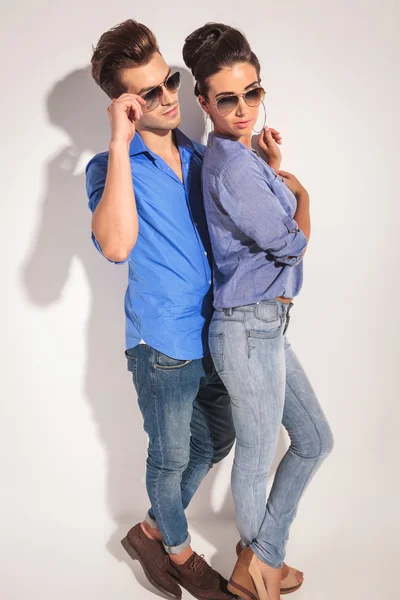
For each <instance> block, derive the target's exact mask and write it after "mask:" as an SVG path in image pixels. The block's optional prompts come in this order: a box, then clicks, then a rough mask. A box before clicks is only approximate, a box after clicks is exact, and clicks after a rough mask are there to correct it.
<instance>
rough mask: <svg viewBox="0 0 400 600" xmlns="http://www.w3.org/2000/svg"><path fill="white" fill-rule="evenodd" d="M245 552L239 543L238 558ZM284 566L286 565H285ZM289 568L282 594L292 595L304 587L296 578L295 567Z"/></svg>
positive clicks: (282, 585) (237, 548)
mask: <svg viewBox="0 0 400 600" xmlns="http://www.w3.org/2000/svg"><path fill="white" fill-rule="evenodd" d="M243 550H244V548H243V547H242V545H241V543H240V542H238V543H237V545H236V554H237V556H239V554H240V553H241V552H242V551H243ZM283 564H284V565H285V563H283ZM286 566H287V565H286ZM287 568H288V574H287V575H286V577H284V578H283V579H282V583H281V594H291V593H292V592H296V591H297V590H298V589H299V588H301V586H302V585H303V582H301V583H299V580H298V579H297V577H296V573H297V569H294V568H293V567H287Z"/></svg>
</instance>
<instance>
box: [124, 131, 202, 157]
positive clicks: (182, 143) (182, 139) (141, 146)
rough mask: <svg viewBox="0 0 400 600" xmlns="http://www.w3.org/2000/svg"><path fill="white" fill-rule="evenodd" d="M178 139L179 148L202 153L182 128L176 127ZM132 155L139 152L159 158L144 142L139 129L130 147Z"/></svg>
mask: <svg viewBox="0 0 400 600" xmlns="http://www.w3.org/2000/svg"><path fill="white" fill-rule="evenodd" d="M174 131H175V135H176V141H177V144H178V148H179V149H185V150H188V151H189V152H195V153H196V154H198V155H199V156H200V157H201V156H202V155H201V153H200V152H199V151H198V150H197V149H196V147H195V146H194V144H193V142H192V140H190V139H189V138H188V137H187V136H186V135H185V134H184V133H183V132H182V131H181V130H180V129H175V130H174ZM129 154H130V156H137V155H138V154H147V155H148V156H149V158H153V159H155V158H157V154H154V152H152V151H151V150H150V149H149V148H148V147H147V146H146V144H145V143H144V141H143V138H142V136H141V135H140V134H139V132H138V131H136V132H135V135H134V136H133V139H132V141H131V144H130V147H129Z"/></svg>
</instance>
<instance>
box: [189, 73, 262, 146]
mask: <svg viewBox="0 0 400 600" xmlns="http://www.w3.org/2000/svg"><path fill="white" fill-rule="evenodd" d="M259 86H260V83H259V80H258V77H257V71H256V69H255V67H254V66H253V65H251V64H249V63H237V64H235V65H234V66H233V67H225V68H223V69H222V71H220V72H219V73H216V74H215V75H212V76H211V77H209V78H208V88H209V91H208V101H207V100H206V99H205V98H204V97H203V96H199V102H200V104H201V106H202V108H203V110H204V111H205V112H207V113H208V114H209V115H210V117H211V119H212V121H213V123H214V131H215V132H216V133H221V134H223V135H228V136H232V137H234V138H236V139H238V140H240V141H242V142H243V143H246V142H247V145H249V144H250V140H251V135H252V130H253V128H254V127H255V123H256V121H257V117H258V111H259V108H260V105H259V104H258V106H249V105H248V104H247V103H246V102H245V100H244V98H243V97H240V98H239V102H238V104H237V105H236V106H235V107H234V108H232V110H231V111H230V112H228V114H221V113H220V112H219V110H218V109H217V108H216V104H217V100H218V99H219V98H224V97H227V96H230V95H232V94H241V93H243V92H247V91H249V90H252V89H255V88H258V87H259ZM256 100H257V97H256ZM252 103H254V97H253V101H252ZM220 108H221V107H220ZM225 109H229V104H228V105H226V106H225V107H223V112H225Z"/></svg>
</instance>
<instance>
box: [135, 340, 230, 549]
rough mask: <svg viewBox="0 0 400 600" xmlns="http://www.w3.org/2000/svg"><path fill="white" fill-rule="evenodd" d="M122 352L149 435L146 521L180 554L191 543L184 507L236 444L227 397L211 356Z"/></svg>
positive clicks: (144, 348)
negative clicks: (187, 357) (182, 357)
mask: <svg viewBox="0 0 400 600" xmlns="http://www.w3.org/2000/svg"><path fill="white" fill-rule="evenodd" d="M125 354H126V357H127V359H128V370H129V371H131V373H132V378H133V383H134V386H135V388H136V391H137V395H138V401H139V407H140V410H141V412H142V415H143V419H144V429H145V431H146V432H147V434H148V437H149V445H148V456H147V469H146V485H147V493H148V495H149V498H150V502H151V509H150V510H149V512H148V514H147V516H146V520H147V522H148V523H149V524H150V525H152V526H153V527H158V528H159V529H160V531H161V534H162V537H163V541H164V546H165V548H166V550H167V552H168V553H170V554H178V553H179V552H182V550H184V548H186V547H187V546H188V545H189V544H190V536H189V532H188V524H187V520H186V516H185V508H186V507H187V506H188V504H189V502H190V500H191V499H192V497H193V495H194V493H195V492H196V490H197V488H198V487H199V485H200V483H201V481H202V480H203V479H204V477H205V475H206V474H207V473H208V471H209V470H210V468H211V467H212V466H213V465H214V464H216V463H218V462H219V461H220V460H222V459H223V458H224V457H225V456H226V455H227V454H228V453H229V451H230V450H231V448H232V446H233V444H234V440H235V430H234V426H233V420H232V412H231V406H230V398H229V396H228V393H227V391H226V388H225V386H224V384H223V383H222V381H221V379H220V377H219V375H218V374H217V372H216V370H215V368H214V364H213V362H212V359H211V357H210V356H208V357H205V358H200V359H196V360H176V359H174V358H170V357H169V356H167V355H165V354H163V353H162V352H159V351H158V350H155V349H154V348H152V347H151V346H148V345H147V344H139V345H138V346H135V347H134V348H131V349H129V350H127V351H126V352H125Z"/></svg>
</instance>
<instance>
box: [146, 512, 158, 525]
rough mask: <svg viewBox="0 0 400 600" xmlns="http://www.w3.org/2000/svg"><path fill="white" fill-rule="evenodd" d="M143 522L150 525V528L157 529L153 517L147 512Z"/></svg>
mask: <svg viewBox="0 0 400 600" xmlns="http://www.w3.org/2000/svg"><path fill="white" fill-rule="evenodd" d="M144 520H145V521H146V523H148V524H149V525H150V527H153V528H154V529H158V525H157V521H156V520H155V519H153V517H152V516H151V515H150V512H149V511H148V512H147V513H146V516H145V518H144Z"/></svg>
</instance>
